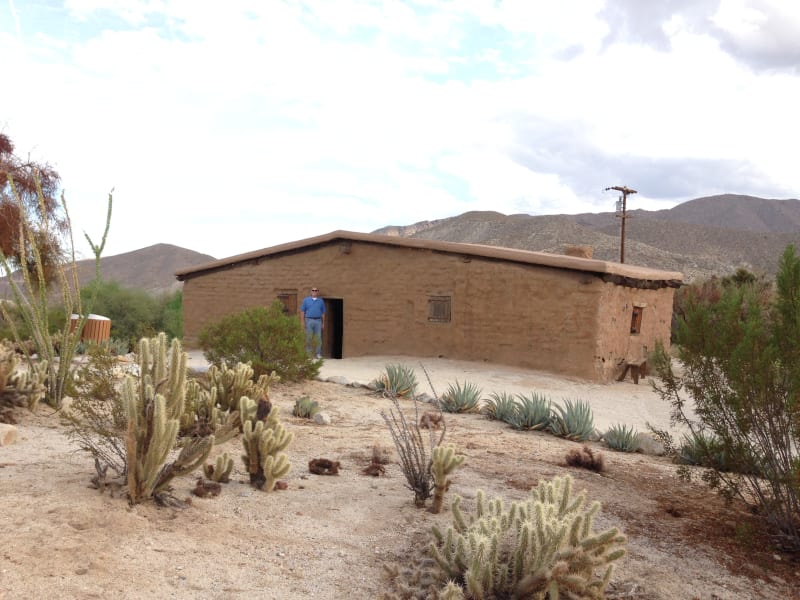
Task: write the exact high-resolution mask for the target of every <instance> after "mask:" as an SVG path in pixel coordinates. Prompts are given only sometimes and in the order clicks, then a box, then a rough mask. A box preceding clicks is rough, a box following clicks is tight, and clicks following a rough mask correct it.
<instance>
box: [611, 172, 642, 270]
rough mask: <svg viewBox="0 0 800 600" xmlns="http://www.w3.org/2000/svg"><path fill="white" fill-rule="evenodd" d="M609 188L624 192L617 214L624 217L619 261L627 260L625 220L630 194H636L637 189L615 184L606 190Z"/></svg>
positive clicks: (618, 201)
mask: <svg viewBox="0 0 800 600" xmlns="http://www.w3.org/2000/svg"><path fill="white" fill-rule="evenodd" d="M608 190H617V191H618V192H622V196H620V198H619V200H617V214H616V215H615V216H617V217H619V218H620V219H622V227H621V228H620V236H619V262H621V263H624V262H625V221H626V220H627V218H628V194H635V193H636V190H632V189H631V188H629V187H626V186H624V185H614V186H611V187H607V188H606V191H608Z"/></svg>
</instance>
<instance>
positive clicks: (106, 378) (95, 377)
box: [61, 344, 128, 476]
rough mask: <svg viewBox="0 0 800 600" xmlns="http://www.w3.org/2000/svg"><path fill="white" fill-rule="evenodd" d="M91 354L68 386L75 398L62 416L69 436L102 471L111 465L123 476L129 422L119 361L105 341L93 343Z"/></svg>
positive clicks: (89, 352)
mask: <svg viewBox="0 0 800 600" xmlns="http://www.w3.org/2000/svg"><path fill="white" fill-rule="evenodd" d="M87 357H88V360H87V361H86V362H85V363H83V364H82V365H81V366H80V367H79V368H78V369H77V370H76V371H75V377H74V379H73V380H72V382H71V383H70V385H69V387H68V389H67V394H68V395H69V396H70V397H72V398H73V400H72V402H71V403H70V404H69V406H67V407H66V408H65V409H64V410H63V411H62V412H61V419H62V422H63V423H64V425H65V426H66V434H67V437H69V438H70V439H72V440H74V441H75V442H77V444H78V447H79V448H80V449H81V450H84V451H86V452H88V453H89V454H91V456H92V457H93V458H94V459H95V461H97V464H98V471H100V470H102V471H103V472H105V471H106V470H107V469H108V468H111V469H112V470H113V471H114V472H115V473H116V474H117V475H118V476H122V475H124V474H125V473H126V472H127V458H126V453H125V431H126V428H127V425H128V421H127V418H126V414H125V406H124V404H123V403H122V394H121V393H120V389H119V385H118V384H119V377H118V373H117V371H118V369H119V363H118V361H117V357H116V356H114V355H113V354H111V353H110V352H109V351H108V350H107V349H106V348H105V347H104V346H103V345H101V344H90V345H89V346H88V354H87Z"/></svg>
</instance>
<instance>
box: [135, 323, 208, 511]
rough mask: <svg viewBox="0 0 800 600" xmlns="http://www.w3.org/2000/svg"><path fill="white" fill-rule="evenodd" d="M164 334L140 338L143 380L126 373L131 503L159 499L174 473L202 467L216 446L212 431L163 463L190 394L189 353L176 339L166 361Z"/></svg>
mask: <svg viewBox="0 0 800 600" xmlns="http://www.w3.org/2000/svg"><path fill="white" fill-rule="evenodd" d="M166 347H167V343H166V336H165V335H164V334H163V333H161V334H159V336H158V337H156V338H152V339H142V340H141V342H140V343H139V379H138V380H135V379H134V378H133V377H131V376H128V377H127V378H126V380H125V383H124V384H123V388H122V401H123V404H124V406H125V412H126V416H127V419H128V428H127V432H126V435H125V448H126V457H127V465H128V499H129V501H130V502H131V504H137V503H139V502H143V501H144V500H147V499H149V498H151V497H154V498H156V499H161V498H162V495H163V494H164V493H165V492H166V491H167V490H168V486H169V482H170V481H171V480H172V479H173V478H174V477H176V476H179V475H184V474H186V473H190V472H192V471H193V470H195V469H196V468H197V467H199V466H200V465H201V464H202V462H203V461H204V460H205V459H206V457H207V456H208V453H209V452H210V451H211V447H212V446H213V445H214V436H213V435H212V436H207V437H199V438H193V439H191V440H189V441H188V442H186V443H185V444H184V445H183V447H182V449H181V452H180V454H179V455H178V457H177V458H176V459H175V460H174V461H173V462H172V463H169V464H165V463H166V460H167V458H168V457H169V454H170V452H171V451H172V450H173V448H175V445H176V442H177V437H178V431H179V428H180V418H181V416H182V414H183V409H184V406H185V395H186V353H185V352H183V351H182V350H181V345H180V342H179V341H178V340H177V339H173V340H172V344H171V346H170V352H169V355H170V358H169V360H167V350H166Z"/></svg>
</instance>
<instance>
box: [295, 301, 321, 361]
mask: <svg viewBox="0 0 800 600" xmlns="http://www.w3.org/2000/svg"><path fill="white" fill-rule="evenodd" d="M300 321H301V323H300V324H301V325H302V326H303V329H305V332H306V352H308V353H309V354H311V344H312V342H313V343H314V344H315V345H316V348H315V349H316V357H317V358H322V332H323V330H324V329H325V301H324V300H323V299H322V298H320V297H319V288H317V287H312V288H311V295H310V296H306V297H305V298H303V303H302V304H301V305H300Z"/></svg>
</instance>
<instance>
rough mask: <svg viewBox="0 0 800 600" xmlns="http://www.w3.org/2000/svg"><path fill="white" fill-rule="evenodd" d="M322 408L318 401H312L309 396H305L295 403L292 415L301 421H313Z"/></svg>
mask: <svg viewBox="0 0 800 600" xmlns="http://www.w3.org/2000/svg"><path fill="white" fill-rule="evenodd" d="M321 410H322V408H321V407H320V405H319V403H318V402H317V401H316V400H312V399H311V398H309V397H308V396H303V397H302V398H298V399H297V400H295V401H294V408H293V409H292V414H293V415H294V416H295V417H300V418H301V419H313V418H314V415H316V414H317V413H318V412H319V411H321Z"/></svg>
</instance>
